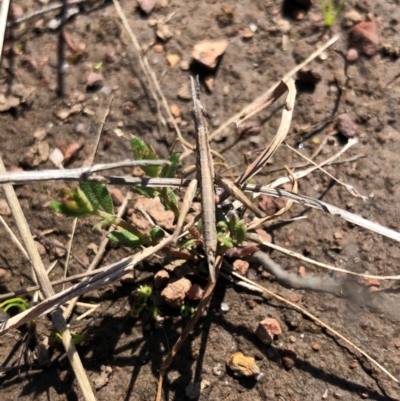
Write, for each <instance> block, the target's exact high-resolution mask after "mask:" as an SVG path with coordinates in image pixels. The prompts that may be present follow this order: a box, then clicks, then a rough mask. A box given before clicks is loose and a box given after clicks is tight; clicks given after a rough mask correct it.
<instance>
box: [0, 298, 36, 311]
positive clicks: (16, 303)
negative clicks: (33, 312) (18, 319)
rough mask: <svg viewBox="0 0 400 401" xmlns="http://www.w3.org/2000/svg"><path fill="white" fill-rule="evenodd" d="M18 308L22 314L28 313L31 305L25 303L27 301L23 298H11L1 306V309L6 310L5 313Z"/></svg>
mask: <svg viewBox="0 0 400 401" xmlns="http://www.w3.org/2000/svg"><path fill="white" fill-rule="evenodd" d="M13 307H16V308H18V309H19V310H20V311H21V312H24V311H26V310H27V309H29V304H28V302H26V301H25V299H22V298H18V297H17V298H10V299H6V300H5V301H4V302H2V303H1V304H0V308H3V309H4V312H7V311H8V310H9V309H10V308H13Z"/></svg>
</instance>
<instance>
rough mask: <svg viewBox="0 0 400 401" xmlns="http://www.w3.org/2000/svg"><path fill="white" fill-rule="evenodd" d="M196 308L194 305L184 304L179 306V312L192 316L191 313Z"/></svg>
mask: <svg viewBox="0 0 400 401" xmlns="http://www.w3.org/2000/svg"><path fill="white" fill-rule="evenodd" d="M196 309H197V308H195V307H194V306H191V305H189V304H184V305H182V306H181V314H182V316H185V317H187V316H192V315H193V313H195V312H196Z"/></svg>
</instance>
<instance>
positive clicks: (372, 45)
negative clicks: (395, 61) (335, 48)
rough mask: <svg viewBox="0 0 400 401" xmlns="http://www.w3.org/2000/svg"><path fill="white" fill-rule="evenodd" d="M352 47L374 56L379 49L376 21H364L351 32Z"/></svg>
mask: <svg viewBox="0 0 400 401" xmlns="http://www.w3.org/2000/svg"><path fill="white" fill-rule="evenodd" d="M350 35H351V36H350V37H351V44H352V47H355V48H356V49H357V50H358V51H360V52H361V53H364V54H366V55H367V56H373V55H374V54H375V53H376V52H377V51H378V45H379V35H378V29H377V27H376V23H375V22H374V21H362V22H359V23H358V24H357V25H355V26H354V27H353V29H352V30H351V32H350Z"/></svg>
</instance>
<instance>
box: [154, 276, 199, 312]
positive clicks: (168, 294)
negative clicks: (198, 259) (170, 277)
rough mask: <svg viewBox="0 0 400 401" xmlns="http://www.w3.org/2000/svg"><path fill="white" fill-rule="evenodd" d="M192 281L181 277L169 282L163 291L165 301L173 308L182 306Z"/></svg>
mask: <svg viewBox="0 0 400 401" xmlns="http://www.w3.org/2000/svg"><path fill="white" fill-rule="evenodd" d="M191 286H192V283H191V282H190V281H189V280H188V279H187V278H181V279H179V280H177V281H174V282H172V283H169V284H168V285H167V286H166V287H165V288H164V289H163V290H162V292H161V296H162V298H163V300H164V302H165V303H166V304H167V305H168V306H170V307H171V308H180V307H181V306H182V305H183V304H184V302H185V296H186V293H187V292H188V291H189V289H190V287H191Z"/></svg>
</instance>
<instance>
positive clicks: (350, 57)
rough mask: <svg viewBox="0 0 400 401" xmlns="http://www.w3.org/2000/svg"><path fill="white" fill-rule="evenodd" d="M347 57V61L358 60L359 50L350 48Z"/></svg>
mask: <svg viewBox="0 0 400 401" xmlns="http://www.w3.org/2000/svg"><path fill="white" fill-rule="evenodd" d="M346 59H347V61H349V62H350V63H353V62H354V61H356V60H357V59H358V51H357V49H354V48H350V49H349V50H348V51H347V54H346Z"/></svg>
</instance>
